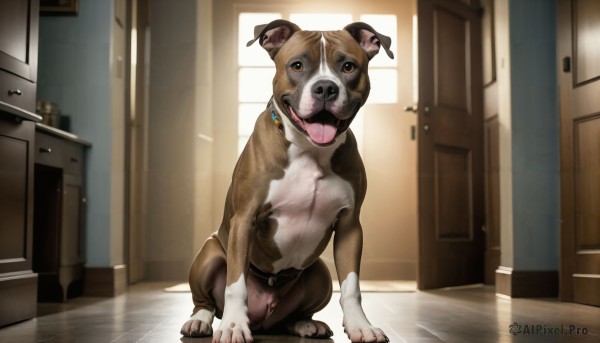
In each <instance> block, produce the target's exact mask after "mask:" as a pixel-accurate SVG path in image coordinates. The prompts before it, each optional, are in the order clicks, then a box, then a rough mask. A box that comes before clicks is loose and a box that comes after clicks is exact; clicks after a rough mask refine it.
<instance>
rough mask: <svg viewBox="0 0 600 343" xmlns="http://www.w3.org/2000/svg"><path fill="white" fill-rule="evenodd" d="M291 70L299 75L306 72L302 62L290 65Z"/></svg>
mask: <svg viewBox="0 0 600 343" xmlns="http://www.w3.org/2000/svg"><path fill="white" fill-rule="evenodd" d="M290 68H292V70H293V71H295V72H296V73H299V72H301V71H303V70H304V65H303V64H302V62H300V61H296V62H294V63H292V64H291V65H290Z"/></svg>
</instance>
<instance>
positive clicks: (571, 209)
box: [557, 0, 600, 306]
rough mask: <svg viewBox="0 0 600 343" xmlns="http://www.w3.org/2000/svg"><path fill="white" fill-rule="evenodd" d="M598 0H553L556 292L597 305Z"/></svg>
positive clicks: (599, 255)
mask: <svg viewBox="0 0 600 343" xmlns="http://www.w3.org/2000/svg"><path fill="white" fill-rule="evenodd" d="M599 22H600V2H598V1H597V0H573V1H570V0H561V1H559V3H558V22H557V24H558V37H557V38H558V57H559V58H560V59H562V63H559V65H561V69H562V71H560V72H559V86H560V87H559V89H560V121H561V132H560V134H561V140H560V144H561V146H560V155H561V223H562V225H561V277H560V278H561V279H560V296H561V299H562V300H564V301H575V302H579V303H584V304H590V305H596V306H600V292H599V290H600V96H599V95H600V50H598V45H600V26H598V25H597V23H599Z"/></svg>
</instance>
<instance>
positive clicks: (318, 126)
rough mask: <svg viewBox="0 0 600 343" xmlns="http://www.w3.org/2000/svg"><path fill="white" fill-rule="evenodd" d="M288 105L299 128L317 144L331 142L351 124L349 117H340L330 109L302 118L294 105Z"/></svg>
mask: <svg viewBox="0 0 600 343" xmlns="http://www.w3.org/2000/svg"><path fill="white" fill-rule="evenodd" d="M286 105H287V109H288V112H289V113H290V114H291V116H292V119H294V122H295V124H296V126H297V127H298V128H300V129H301V130H303V131H304V132H306V134H307V135H308V137H310V139H311V141H312V142H313V143H315V144H317V145H328V144H331V143H332V142H333V141H334V140H335V138H336V137H337V135H338V134H339V133H342V132H344V131H345V130H346V129H347V128H348V126H349V125H350V121H351V120H352V118H349V119H345V120H343V119H339V118H337V117H336V116H335V115H333V113H331V112H329V111H325V110H323V111H321V112H319V113H317V114H315V115H313V116H311V117H310V118H307V119H302V118H300V116H298V114H296V112H295V111H294V109H293V108H292V106H290V105H289V104H286Z"/></svg>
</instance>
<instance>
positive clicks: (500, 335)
mask: <svg viewBox="0 0 600 343" xmlns="http://www.w3.org/2000/svg"><path fill="white" fill-rule="evenodd" d="M165 286H168V285H166V284H163V283H143V284H139V285H135V286H132V287H130V289H129V292H128V293H127V294H126V295H122V296H119V297H116V298H112V299H103V298H76V299H72V300H70V301H69V302H68V303H66V304H41V305H40V306H39V313H38V317H37V318H36V319H33V320H29V321H25V322H22V323H19V324H16V325H12V326H8V327H5V328H2V329H0V343H5V342H6V343H28V342H82V343H83V342H85V343H93V342H102V343H105V342H119V343H122V342H157V343H158V342H160V343H165V342H167V343H168V342H194V343H206V342H210V339H206V338H203V339H189V338H182V337H181V336H180V335H179V328H180V327H181V324H182V323H183V322H184V321H185V320H186V318H187V317H188V315H189V312H190V310H191V307H192V306H191V305H192V303H191V299H190V294H189V293H165V292H163V291H162V290H163V288H164V287H165ZM338 299H339V293H336V294H334V297H333V299H332V301H331V303H330V304H329V305H328V306H327V307H326V308H325V309H324V310H323V311H322V312H320V313H319V314H317V316H316V317H317V318H318V319H321V320H324V321H326V322H327V323H328V324H329V325H330V326H331V328H332V330H333V331H334V336H333V338H332V339H331V340H311V339H300V338H295V337H282V336H257V337H255V342H304V343H308V342H311V343H312V342H314V343H323V342H347V341H348V340H347V338H346V336H345V335H344V333H343V329H342V325H341V320H342V319H341V318H342V314H341V311H340V308H339V305H338V303H337V301H338ZM363 303H364V307H365V312H366V313H367V315H368V316H369V318H370V319H371V321H372V322H373V323H375V324H376V325H379V326H380V327H382V328H383V329H384V331H385V332H386V333H387V335H388V336H389V338H390V340H391V341H392V342H600V308H596V307H589V306H583V305H577V304H571V303H560V302H558V301H556V300H536V299H513V300H507V299H501V298H497V297H496V296H495V295H494V293H493V289H492V288H489V287H479V288H470V289H454V290H437V291H432V292H407V293H365V294H363ZM513 323H516V325H515V326H514V328H515V329H518V327H517V326H520V330H521V332H520V333H518V334H517V335H512V334H511V333H510V332H509V326H510V325H511V324H513ZM532 326H533V327H532ZM571 328H572V329H573V334H571V335H568V334H566V333H568V331H569V330H570V329H571ZM577 328H579V330H580V334H579V335H577V334H575V332H576V331H575V330H576V329H577ZM536 330H539V331H536ZM555 330H563V334H560V333H559V334H556V333H555V332H554V331H555ZM583 331H585V332H586V333H587V334H582V333H583Z"/></svg>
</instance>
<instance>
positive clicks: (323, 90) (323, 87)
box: [312, 80, 340, 101]
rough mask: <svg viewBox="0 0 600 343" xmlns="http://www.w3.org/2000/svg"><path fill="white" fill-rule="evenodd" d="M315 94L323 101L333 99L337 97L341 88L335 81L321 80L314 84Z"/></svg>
mask: <svg viewBox="0 0 600 343" xmlns="http://www.w3.org/2000/svg"><path fill="white" fill-rule="evenodd" d="M312 92H313V96H314V97H315V98H317V99H319V100H323V101H333V100H335V99H337V96H338V93H339V92H340V89H339V88H338V86H337V85H336V84H335V82H333V81H330V80H321V81H317V82H315V84H314V85H313V86H312Z"/></svg>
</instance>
